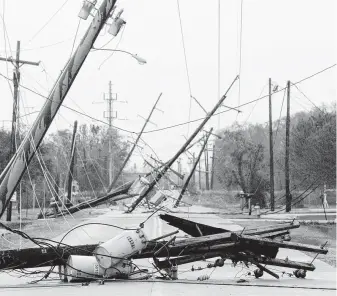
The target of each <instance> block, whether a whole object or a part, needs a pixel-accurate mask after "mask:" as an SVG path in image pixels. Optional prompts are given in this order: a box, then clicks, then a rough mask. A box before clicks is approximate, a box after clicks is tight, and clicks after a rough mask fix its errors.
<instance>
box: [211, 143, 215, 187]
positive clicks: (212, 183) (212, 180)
mask: <svg viewBox="0 0 337 296" xmlns="http://www.w3.org/2000/svg"><path fill="white" fill-rule="evenodd" d="M211 159H212V167H211V190H213V188H214V165H215V162H214V160H215V144H213V150H212V157H211Z"/></svg>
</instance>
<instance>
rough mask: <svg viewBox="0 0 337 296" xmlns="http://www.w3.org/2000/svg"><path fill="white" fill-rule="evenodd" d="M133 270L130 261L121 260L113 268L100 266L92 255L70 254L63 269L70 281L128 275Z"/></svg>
mask: <svg viewBox="0 0 337 296" xmlns="http://www.w3.org/2000/svg"><path fill="white" fill-rule="evenodd" d="M133 271H134V267H133V265H132V263H131V261H128V260H123V261H122V262H119V264H117V265H116V266H114V267H113V268H108V269H105V268H102V267H101V266H100V265H99V264H98V262H97V260H96V258H95V257H94V256H78V255H70V256H69V258H68V263H67V267H66V270H65V273H66V275H67V276H68V280H69V281H70V282H75V281H83V280H91V279H97V278H102V277H104V278H113V277H118V276H124V275H128V274H130V273H131V272H133Z"/></svg>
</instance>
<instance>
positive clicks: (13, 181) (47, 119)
mask: <svg viewBox="0 0 337 296" xmlns="http://www.w3.org/2000/svg"><path fill="white" fill-rule="evenodd" d="M115 3H116V0H103V2H102V4H101V6H100V7H99V9H98V11H97V12H96V14H95V16H94V18H93V20H92V22H91V24H90V26H89V28H88V29H87V31H86V33H85V35H84V37H83V38H82V40H81V42H80V43H79V45H78V47H77V49H76V51H74V53H73V55H72V57H71V58H70V61H69V62H68V61H67V63H66V66H65V68H64V70H63V71H62V73H61V75H60V77H59V79H58V80H57V81H56V82H55V85H54V87H53V88H52V91H51V93H50V94H49V96H48V99H47V100H46V102H45V104H44V106H43V107H42V110H41V111H40V113H39V115H38V117H37V118H36V120H35V122H34V123H33V126H32V127H31V129H30V130H29V131H28V133H27V136H26V138H25V139H24V140H23V142H22V144H21V145H20V148H19V149H18V151H17V153H16V154H15V155H14V156H13V157H12V159H11V160H10V163H9V165H8V166H6V168H5V172H4V173H2V174H1V177H0V179H1V183H0V218H1V217H2V215H3V214H4V212H5V210H6V208H7V206H8V204H9V202H10V199H11V197H12V195H13V193H14V191H15V190H16V187H17V186H18V184H19V182H20V180H21V178H22V176H23V174H24V172H25V171H26V169H27V166H28V165H29V163H30V161H31V159H32V158H33V156H34V154H35V151H36V150H37V149H38V148H39V146H40V144H41V142H42V139H43V137H44V135H45V134H46V132H47V130H48V129H49V127H50V125H51V123H52V121H53V119H54V118H55V115H56V113H57V111H58V109H59V108H60V106H61V104H62V102H63V100H64V98H65V97H66V95H67V93H68V91H69V89H70V88H71V86H72V84H73V82H74V81H75V79H76V76H77V74H78V72H79V71H80V69H81V67H82V65H83V63H84V61H85V59H86V57H87V55H88V54H89V52H90V49H91V47H92V45H93V44H94V42H95V40H96V39H97V37H98V34H99V33H100V31H101V29H102V28H103V26H104V25H105V23H106V21H107V20H108V18H109V17H110V14H111V12H112V9H113V7H114V5H115ZM31 139H33V140H32V141H31Z"/></svg>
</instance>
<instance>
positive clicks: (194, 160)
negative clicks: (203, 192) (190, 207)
mask: <svg viewBox="0 0 337 296" xmlns="http://www.w3.org/2000/svg"><path fill="white" fill-rule="evenodd" d="M195 162H196V159H195V153H194V152H193V155H192V167H193V166H194V164H195ZM192 184H193V188H194V190H195V188H196V184H195V170H194V172H193V175H192Z"/></svg>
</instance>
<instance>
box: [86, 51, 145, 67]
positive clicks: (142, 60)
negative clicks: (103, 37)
mask: <svg viewBox="0 0 337 296" xmlns="http://www.w3.org/2000/svg"><path fill="white" fill-rule="evenodd" d="M92 50H93V51H97V50H104V51H114V52H123V53H126V54H128V55H130V56H132V57H133V58H134V59H135V60H137V62H138V63H139V64H141V65H144V64H146V60H145V59H143V58H142V57H140V56H138V55H137V54H133V53H131V52H128V51H125V50H121V49H110V48H95V47H93V48H92Z"/></svg>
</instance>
